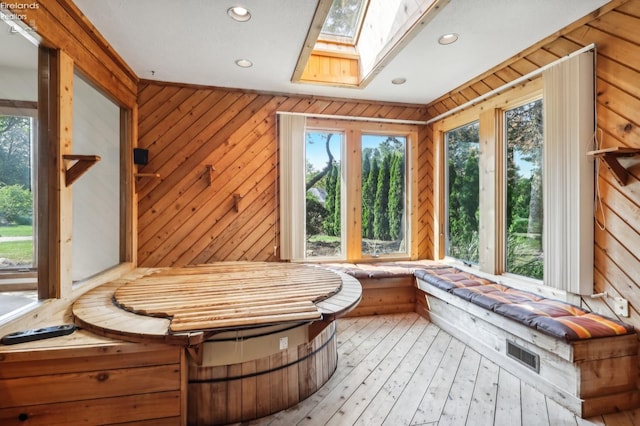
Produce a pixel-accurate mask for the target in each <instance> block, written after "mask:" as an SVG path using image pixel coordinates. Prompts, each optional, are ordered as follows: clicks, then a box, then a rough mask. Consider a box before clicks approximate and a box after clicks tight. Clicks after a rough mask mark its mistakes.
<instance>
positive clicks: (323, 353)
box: [187, 321, 338, 425]
mask: <svg viewBox="0 0 640 426" xmlns="http://www.w3.org/2000/svg"><path fill="white" fill-rule="evenodd" d="M308 328H309V326H308V325H299V326H297V327H295V328H294V329H287V330H285V331H280V332H274V333H268V334H267V335H263V336H260V337H255V338H249V339H246V341H250V340H254V339H255V341H254V347H255V345H256V344H257V346H258V347H259V346H263V347H264V349H263V350H262V352H263V353H262V354H260V353H255V352H254V353H253V354H244V353H243V354H242V355H241V356H240V357H238V358H236V360H237V359H243V360H244V359H247V358H252V359H250V360H244V361H243V362H237V363H227V364H224V363H223V364H219V363H217V362H216V361H215V360H214V361H213V362H212V363H209V364H210V365H207V361H206V358H207V355H206V353H205V355H204V358H205V362H203V364H202V365H198V364H197V363H196V362H195V361H194V360H190V361H189V378H188V381H189V383H188V390H187V394H188V398H187V400H188V424H189V425H223V424H228V423H236V422H244V421H248V420H253V419H257V418H260V417H264V416H267V415H270V414H273V413H276V412H278V411H281V410H284V409H286V408H289V407H291V406H293V405H295V404H297V403H298V402H300V401H302V400H303V399H305V398H307V397H309V396H310V395H311V394H313V393H314V392H315V391H316V390H318V389H319V388H320V387H321V386H322V385H323V384H324V383H326V382H327V380H329V378H330V377H331V375H332V374H333V372H334V371H335V369H336V367H337V363H338V349H337V342H336V338H337V337H336V322H335V321H333V322H331V323H330V324H329V325H328V326H327V327H326V328H325V329H324V330H322V331H321V332H320V333H319V334H318V335H317V336H316V337H315V338H312V339H310V341H309V339H305V338H302V339H298V340H301V341H298V342H296V343H298V344H292V345H289V347H288V348H287V349H282V350H280V349H279V347H280V346H278V347H276V348H275V349H276V350H275V351H274V350H272V349H273V343H274V342H277V344H279V345H282V342H283V340H282V339H283V338H285V337H283V336H287V335H289V336H294V335H296V334H297V335H298V336H300V335H301V334H302V335H303V336H308V335H309V331H308ZM244 339H245V338H243V340H242V341H237V342H235V343H236V344H237V346H238V347H241V346H242V344H243V342H244V341H245V340H244ZM260 339H262V340H260ZM292 340H295V338H294V339H292ZM226 343H227V344H229V340H227V342H226ZM231 343H232V344H233V343H234V342H231ZM222 344H223V342H219V341H213V342H206V343H205V347H204V350H205V352H206V351H209V352H216V351H217V352H218V353H224V352H226V353H228V352H229V351H228V350H226V349H228V348H226V347H223V346H220V345H222ZM206 345H209V346H206ZM240 351H242V349H240ZM252 351H253V350H252ZM259 352H260V351H259ZM211 364H213V365H211ZM216 364H217V365H216Z"/></svg>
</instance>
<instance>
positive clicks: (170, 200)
mask: <svg viewBox="0 0 640 426" xmlns="http://www.w3.org/2000/svg"><path fill="white" fill-rule="evenodd" d="M138 105H139V125H138V130H139V141H138V146H139V147H141V148H147V149H148V150H149V158H150V161H149V164H147V165H146V166H144V167H140V169H139V172H141V173H159V174H160V178H150V177H141V178H138V180H137V193H138V218H139V222H138V228H139V231H138V260H139V264H140V265H141V266H183V265H187V264H197V263H208V262H212V261H221V260H251V261H269V260H278V259H279V255H278V252H277V250H276V246H277V241H278V238H279V236H278V232H277V226H276V225H277V221H278V214H277V209H278V203H277V193H276V182H277V181H276V167H277V151H276V149H277V144H278V142H277V133H276V111H292V112H306V113H314V114H336V115H353V116H363V117H377V118H393V119H405V120H425V118H426V115H425V113H426V109H425V108H424V107H419V106H415V105H398V104H387V103H375V102H352V101H349V100H336V99H333V100H331V99H318V98H304V97H298V96H286V95H272V94H260V93H254V92H248V91H240V90H229V89H220V88H211V87H194V86H186V85H175V84H163V83H157V82H150V81H143V82H141V83H140V86H139V91H138ZM421 133H424V132H421ZM426 143H427V141H426V140H423V141H420V146H422V147H425V149H423V150H421V159H420V161H421V163H423V162H428V159H427V156H428V155H427V153H428V151H427V150H426ZM210 166H211V167H213V169H212V172H211V173H210V172H209V167H210ZM420 173H421V174H422V179H420V182H421V183H420V189H419V192H420V194H427V193H428V192H429V191H428V189H427V185H428V184H429V182H428V181H427V180H426V177H427V172H426V170H423V169H421V170H420ZM234 196H239V197H241V198H239V199H238V211H236V208H235V204H234ZM421 221H422V223H423V225H424V226H421V229H423V230H424V231H423V232H421V234H420V247H421V251H422V253H421V256H422V257H429V256H430V252H429V251H428V250H429V247H430V243H429V238H431V237H429V235H428V229H430V227H429V226H428V225H429V223H431V219H430V218H429V215H428V214H426V213H425V214H423V215H422V216H421Z"/></svg>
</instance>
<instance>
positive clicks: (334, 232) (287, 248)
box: [279, 114, 417, 260]
mask: <svg viewBox="0 0 640 426" xmlns="http://www.w3.org/2000/svg"><path fill="white" fill-rule="evenodd" d="M289 120H291V121H293V122H295V121H300V122H299V123H293V124H291V123H288V121H289ZM279 129H280V130H279V131H280V142H281V145H280V191H281V194H280V195H281V201H280V207H281V214H280V220H281V229H280V237H281V253H280V255H281V258H282V259H292V260H305V259H314V260H360V259H367V258H369V259H371V258H380V257H386V258H408V257H410V256H411V253H412V245H411V244H412V241H413V239H412V234H411V232H412V229H413V228H412V227H411V221H412V220H413V217H412V215H411V206H412V202H411V200H412V199H413V197H412V196H411V191H412V190H413V188H412V187H411V185H410V184H409V182H410V179H409V170H410V169H411V162H412V161H413V159H414V158H415V156H414V155H413V154H412V150H414V149H415V141H416V140H417V129H416V127H414V126H411V125H400V124H382V123H366V122H352V121H346V120H323V119H318V118H308V119H305V118H304V117H300V116H289V115H287V114H280V121H279ZM300 146H302V148H304V149H299V148H300ZM299 151H300V152H299ZM298 152H299V153H298ZM302 169H304V170H302ZM297 170H300V171H297ZM298 223H302V224H303V227H302V228H303V229H298V227H297V224H298Z"/></svg>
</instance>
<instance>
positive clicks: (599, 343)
mask: <svg viewBox="0 0 640 426" xmlns="http://www.w3.org/2000/svg"><path fill="white" fill-rule="evenodd" d="M417 285H418V288H419V289H418V290H417V291H418V294H419V295H418V299H422V300H423V301H424V302H419V303H418V305H417V306H418V307H419V310H418V312H420V311H422V312H420V313H422V315H425V314H426V315H427V318H429V320H430V321H431V322H433V323H434V324H436V325H437V326H439V327H440V328H442V329H443V330H445V331H447V332H448V333H450V334H451V335H452V336H454V337H456V338H458V339H460V340H461V341H463V342H464V343H465V344H466V345H468V346H470V347H471V348H473V349H475V350H476V351H478V352H480V353H481V354H482V355H484V356H486V357H487V358H489V359H491V360H492V361H494V362H495V363H497V364H498V365H500V366H501V367H502V368H504V369H506V370H507V371H509V372H510V373H511V374H514V375H516V376H518V377H520V378H521V379H522V380H524V381H526V382H527V383H529V384H530V385H531V386H533V387H535V388H536V389H538V390H539V391H541V392H542V393H544V394H545V395H547V396H548V397H550V398H551V399H552V400H554V401H556V402H557V403H559V404H560V405H562V406H564V407H566V408H567V409H569V410H571V411H572V412H574V413H576V414H577V415H579V416H581V417H591V416H595V415H600V414H605V413H610V412H615V411H620V410H625V409H631V408H636V407H638V406H640V392H639V391H638V389H637V383H636V380H637V376H638V365H637V362H638V357H637V354H638V338H637V335H635V334H630V335H626V336H616V337H607V338H599V339H588V340H581V341H577V342H571V343H567V342H564V341H562V340H559V339H556V338H555V337H551V336H548V335H545V334H542V333H540V332H538V331H536V330H534V329H532V328H530V327H527V326H524V325H522V324H519V323H517V322H515V321H512V320H510V319H507V318H505V317H503V316H501V315H498V314H496V313H494V312H492V311H489V310H486V309H484V308H481V307H479V306H476V305H474V304H472V303H470V302H467V301H466V300H464V299H462V298H460V297H457V296H454V295H452V294H450V293H447V292H445V291H443V290H440V289H438V288H436V287H434V286H432V285H430V284H428V283H425V282H424V281H421V280H419V279H418V280H417ZM508 346H510V347H511V348H513V347H516V348H521V349H524V351H525V353H526V354H527V358H530V357H531V356H537V358H538V361H537V365H538V367H539V371H534V369H532V368H531V367H529V366H526V365H525V364H524V363H521V361H519V360H517V359H515V358H513V357H510V356H509V355H508V354H507V349H508Z"/></svg>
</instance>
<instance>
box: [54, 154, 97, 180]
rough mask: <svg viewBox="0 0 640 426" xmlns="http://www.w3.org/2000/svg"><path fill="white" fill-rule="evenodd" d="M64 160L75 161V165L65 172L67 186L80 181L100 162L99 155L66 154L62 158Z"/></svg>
mask: <svg viewBox="0 0 640 426" xmlns="http://www.w3.org/2000/svg"><path fill="white" fill-rule="evenodd" d="M62 158H63V159H64V160H68V161H75V163H74V164H73V165H72V166H71V167H68V168H66V169H65V170H66V171H65V176H64V177H65V179H64V180H65V185H66V186H71V184H72V183H73V182H75V181H76V180H78V178H79V177H80V176H82V175H83V174H84V173H85V172H86V171H87V170H89V169H90V168H91V167H92V166H93V165H94V164H96V163H97V162H98V161H100V156H99V155H75V154H65V155H63V156H62Z"/></svg>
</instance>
